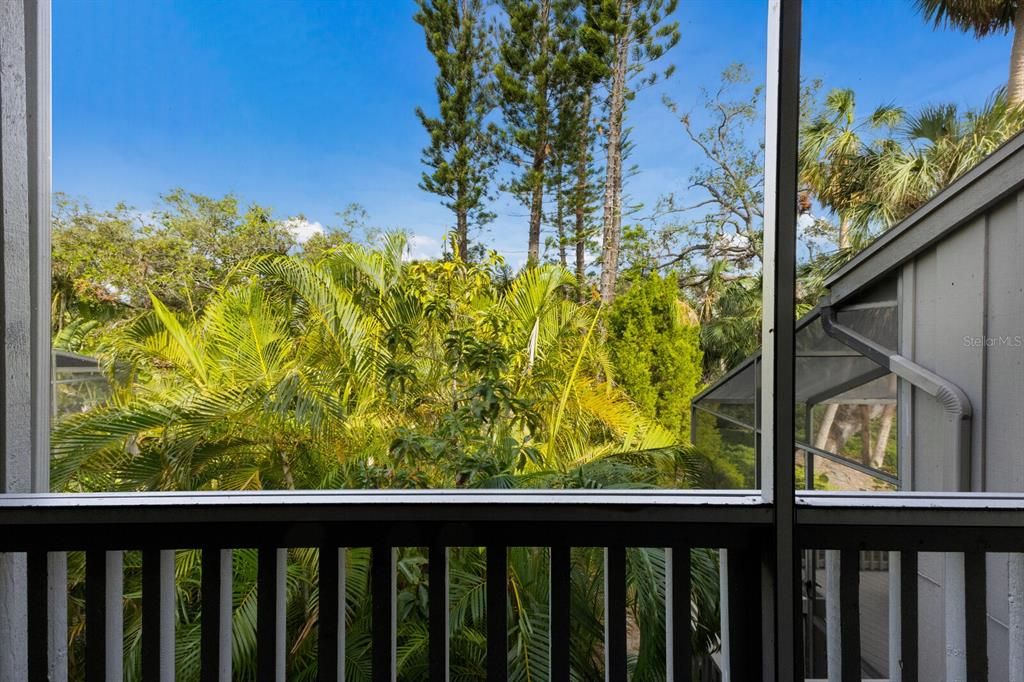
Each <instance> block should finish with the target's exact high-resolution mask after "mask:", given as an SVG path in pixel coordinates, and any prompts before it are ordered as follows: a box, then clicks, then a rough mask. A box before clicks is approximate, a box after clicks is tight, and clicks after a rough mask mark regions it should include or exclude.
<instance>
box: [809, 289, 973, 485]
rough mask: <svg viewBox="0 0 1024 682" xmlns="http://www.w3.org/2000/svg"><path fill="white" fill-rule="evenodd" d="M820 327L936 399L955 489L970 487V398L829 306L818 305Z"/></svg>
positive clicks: (946, 380)
mask: <svg viewBox="0 0 1024 682" xmlns="http://www.w3.org/2000/svg"><path fill="white" fill-rule="evenodd" d="M821 326H822V328H824V330H825V333H826V334H828V335H829V336H831V337H832V338H834V339H835V340H837V341H839V342H840V343H842V344H843V345H845V346H848V347H850V348H852V349H853V350H855V351H857V352H858V353H860V354H861V355H863V356H865V357H867V358H869V359H871V360H873V361H875V362H877V363H878V364H879V365H881V366H882V367H886V368H888V370H889V371H890V372H892V373H893V374H895V375H896V376H898V377H900V378H901V379H903V380H905V381H906V382H907V383H909V384H910V385H911V386H913V387H915V388H917V389H919V390H921V391H924V392H925V393H927V394H928V395H930V396H932V397H934V398H936V399H937V400H938V401H939V403H940V404H941V405H942V407H943V409H944V410H945V413H946V419H947V421H948V423H949V425H950V429H951V436H952V439H953V440H952V443H953V453H954V456H955V458H956V463H957V490H958V491H961V492H966V491H969V490H970V489H971V401H970V399H969V398H968V397H967V394H966V393H964V392H963V390H961V389H960V387H959V386H957V385H956V384H954V383H953V382H952V381H950V380H949V379H945V378H943V377H940V376H939V375H938V374H936V373H935V372H932V371H931V370H928V369H925V368H924V367H922V366H921V365H919V364H917V363H916V362H914V361H913V360H910V359H908V358H905V357H903V356H902V355H900V354H899V353H895V352H893V351H891V350H889V349H887V348H885V347H883V346H881V345H880V344H878V343H876V342H875V341H872V340H871V339H869V338H867V337H866V336H864V335H863V334H861V333H859V332H856V331H854V330H853V329H850V328H849V327H847V326H845V325H843V324H840V323H839V321H838V320H837V319H836V311H835V309H834V308H833V307H832V306H831V305H823V306H822V308H821Z"/></svg>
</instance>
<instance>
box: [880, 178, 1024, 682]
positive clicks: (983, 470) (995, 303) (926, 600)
mask: <svg viewBox="0 0 1024 682" xmlns="http://www.w3.org/2000/svg"><path fill="white" fill-rule="evenodd" d="M899 275H900V277H899V291H900V318H901V320H900V329H901V335H900V353H901V355H904V356H905V357H907V358H909V359H911V360H913V361H914V362H916V363H918V364H920V365H922V366H924V367H926V368H928V369H930V370H932V371H934V372H936V373H937V374H939V375H941V376H943V377H945V378H946V379H949V380H950V381H953V382H954V383H956V384H957V385H958V386H959V387H960V388H961V389H962V390H963V391H964V392H965V393H966V394H967V396H968V398H969V399H970V401H971V407H972V413H973V418H972V427H971V467H970V470H971V476H970V481H969V483H968V489H969V490H971V491H975V492H978V491H993V492H996V491H1002V492H1005V491H1018V492H1019V491H1024V338H1022V335H1024V192H1017V193H1014V194H1011V195H1009V196H1008V197H1005V198H1003V199H1001V200H1000V201H998V202H996V203H993V204H992V205H991V206H990V207H989V208H987V209H986V210H985V211H983V212H982V213H981V214H979V215H977V216H976V217H974V218H972V219H971V220H970V221H968V222H967V223H965V224H964V225H963V226H962V227H960V228H959V229H957V230H956V231H954V232H952V233H950V234H948V235H947V236H945V237H944V238H943V239H941V240H939V241H937V242H936V243H935V244H933V245H931V246H930V247H929V248H928V249H926V250H924V251H922V252H921V253H919V254H917V255H916V256H915V257H914V258H913V259H911V260H910V261H908V262H906V263H904V264H903V265H902V266H901V267H900V272H899ZM900 397H901V400H902V402H903V405H902V409H901V411H900V446H901V453H900V454H901V457H900V459H901V462H902V463H903V470H902V471H901V473H902V474H903V476H904V480H906V481H908V482H909V485H908V488H909V489H912V490H921V491H945V490H957V489H958V486H959V485H960V482H959V481H958V480H957V478H956V471H957V467H956V462H955V459H954V453H953V452H952V448H951V447H950V443H951V439H950V435H949V426H948V422H947V421H946V419H945V417H944V414H943V409H942V406H941V405H940V404H939V403H938V402H937V401H935V400H934V399H932V398H931V397H930V396H928V395H926V394H924V393H922V392H921V391H919V390H917V389H915V388H913V387H910V386H907V385H903V386H901V390H900ZM919 566H920V574H921V578H920V584H919V590H920V599H921V604H920V611H919V613H920V625H919V627H920V636H921V647H920V651H921V654H922V655H921V662H920V663H921V679H945V669H944V666H945V655H944V652H945V649H946V646H945V641H944V640H945V636H944V620H945V619H944V613H945V603H944V599H945V592H944V590H943V585H944V583H945V568H946V566H945V561H944V559H943V556H942V555H937V554H923V555H922V556H921V557H920V563H919ZM988 567H989V570H988V581H989V582H988V585H989V593H988V606H989V609H988V611H989V621H988V625H989V627H988V637H989V669H990V679H991V680H1006V679H1009V672H1008V669H1007V665H1008V664H1007V661H1008V625H1007V623H1008V605H1007V590H1008V584H1007V581H1008V579H1007V557H1006V555H990V556H989V559H988Z"/></svg>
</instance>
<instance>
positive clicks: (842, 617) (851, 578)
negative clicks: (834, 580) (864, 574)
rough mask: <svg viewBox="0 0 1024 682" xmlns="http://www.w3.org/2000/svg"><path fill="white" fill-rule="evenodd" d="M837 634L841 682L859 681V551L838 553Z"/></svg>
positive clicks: (851, 550)
mask: <svg viewBox="0 0 1024 682" xmlns="http://www.w3.org/2000/svg"><path fill="white" fill-rule="evenodd" d="M839 632H840V642H841V644H840V647H841V652H842V653H841V657H842V663H841V666H842V667H841V671H842V680H843V682H860V679H861V677H860V552H859V551H857V550H855V549H844V550H842V551H841V552H840V553H839ZM829 663H830V668H831V661H830V662H829Z"/></svg>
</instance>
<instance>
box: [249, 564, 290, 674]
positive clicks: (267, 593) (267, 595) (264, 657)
mask: <svg viewBox="0 0 1024 682" xmlns="http://www.w3.org/2000/svg"><path fill="white" fill-rule="evenodd" d="M279 557H280V553H279V552H278V550H277V548H276V547H261V548H260V549H259V559H258V562H259V565H258V568H257V575H256V583H257V584H256V589H257V593H256V643H257V644H256V649H257V651H256V679H257V680H259V682H277V671H278V660H277V658H278V645H277V622H278V619H280V618H283V617H284V614H283V613H278V600H277V582H278V562H279Z"/></svg>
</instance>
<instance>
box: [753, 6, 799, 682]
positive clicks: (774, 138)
mask: <svg viewBox="0 0 1024 682" xmlns="http://www.w3.org/2000/svg"><path fill="white" fill-rule="evenodd" d="M800 14H801V1H800V0H769V3H768V55H767V61H768V69H767V80H766V93H767V94H766V100H765V178H764V188H765V192H764V198H765V210H764V253H763V256H762V262H763V265H764V272H763V306H762V309H763V311H764V314H763V319H762V334H761V338H762V344H763V345H762V355H761V357H762V365H761V372H762V376H761V387H762V389H761V391H762V404H761V410H762V412H761V447H762V455H761V491H762V496H763V498H764V500H765V501H766V502H770V503H771V504H772V506H773V507H774V517H775V523H774V533H773V535H772V538H771V541H770V542H771V545H770V546H769V547H768V548H766V549H767V551H766V552H765V554H764V557H765V560H764V571H763V575H764V584H763V593H762V594H763V597H764V598H763V604H764V606H765V612H764V624H765V629H764V633H763V642H764V648H763V652H764V667H763V675H762V676H763V678H764V679H773V680H778V681H779V682H788V681H790V680H794V679H796V678H797V677H798V671H799V666H800V661H801V657H800V649H801V639H800V633H801V627H800V609H799V604H798V601H797V600H798V598H799V589H798V585H799V574H798V567H799V563H798V561H797V552H796V549H797V548H796V545H795V542H794V530H795V528H794V526H795V513H794V512H795V508H794V492H795V490H794V488H795V477H794V461H793V460H794V458H793V443H794V436H795V433H794V402H795V401H794V398H795V391H794V361H793V350H794V345H793V338H794V334H795V329H794V303H795V293H796V221H797V212H796V209H797V146H798V135H799V121H800Z"/></svg>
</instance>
